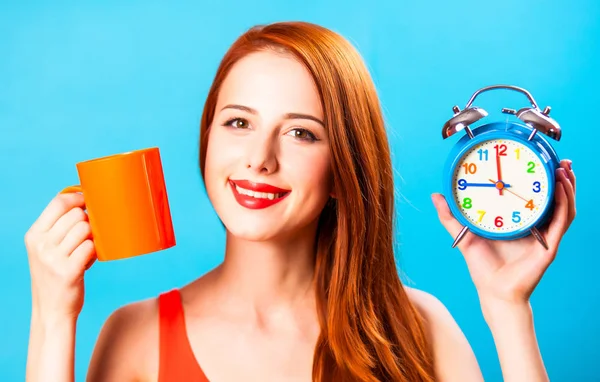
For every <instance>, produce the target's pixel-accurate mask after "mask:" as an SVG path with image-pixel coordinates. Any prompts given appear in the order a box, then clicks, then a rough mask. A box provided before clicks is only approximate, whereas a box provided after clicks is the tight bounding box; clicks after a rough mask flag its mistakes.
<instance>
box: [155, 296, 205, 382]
mask: <svg viewBox="0 0 600 382" xmlns="http://www.w3.org/2000/svg"><path fill="white" fill-rule="evenodd" d="M158 312H159V323H160V327H159V330H160V334H159V335H160V353H159V354H160V359H159V368H158V382H173V381H177V382H179V381H181V382H184V381H195V382H209V381H208V378H206V375H204V372H203V371H202V368H201V367H200V365H198V362H197V361H196V357H195V356H194V353H193V351H192V346H191V345H190V342H189V339H188V336H187V332H186V329H185V320H184V316H183V305H182V304H181V296H180V294H179V290H178V289H172V290H170V291H168V292H165V293H162V294H160V295H159V298H158Z"/></svg>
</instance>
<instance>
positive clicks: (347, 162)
mask: <svg viewBox="0 0 600 382" xmlns="http://www.w3.org/2000/svg"><path fill="white" fill-rule="evenodd" d="M268 49H274V50H276V51H279V52H285V53H288V54H291V55H293V56H294V57H295V58H296V59H298V60H299V61H300V62H301V63H303V64H304V65H305V66H306V68H307V69H308V71H309V72H310V73H311V74H312V77H313V79H314V81H315V84H316V86H317V89H318V91H319V95H320V98H321V103H322V108H323V112H324V117H325V125H326V126H327V130H328V134H329V141H330V143H331V156H332V164H333V166H332V172H333V178H334V179H333V182H334V190H335V193H336V195H337V198H336V199H333V200H332V201H331V202H330V203H328V204H327V206H326V207H325V208H324V210H323V212H322V214H321V216H320V220H319V228H318V233H317V235H318V238H317V241H318V248H317V255H316V263H315V277H316V280H315V281H316V293H317V296H316V298H317V307H318V314H319V320H320V324H321V333H320V336H319V339H318V342H317V345H316V348H315V354H314V362H313V380H315V381H432V380H433V360H432V354H431V351H430V347H429V344H428V342H427V338H426V334H425V328H424V324H423V320H422V318H421V317H420V315H419V312H418V311H417V309H416V308H415V307H414V306H413V305H412V304H411V302H410V300H409V298H408V295H407V293H406V290H405V289H404V287H403V285H402V283H401V281H400V278H399V275H398V272H397V269H396V263H395V258H394V243H393V237H394V228H395V224H394V213H395V211H394V184H393V174H392V164H391V158H390V150H389V146H388V141H387V135H386V131H385V125H384V121H383V116H382V112H381V108H380V105H379V100H378V97H377V93H376V90H375V86H374V84H373V82H372V80H371V77H370V75H369V72H368V70H367V68H366V67H365V65H364V63H363V60H362V58H361V56H360V55H359V53H358V52H357V51H356V50H355V49H354V47H353V46H352V45H351V44H350V43H349V42H348V41H347V40H346V39H344V38H343V37H342V36H340V35H339V34H337V33H335V32H333V31H331V30H329V29H326V28H324V27H321V26H318V25H315V24H311V23H305V22H287V23H275V24H270V25H266V26H256V27H253V28H251V29H249V30H248V31H247V32H246V33H244V34H243V35H242V36H240V37H239V38H238V39H237V40H236V41H235V42H234V43H233V45H232V46H231V47H230V49H229V50H228V51H227V53H226V54H225V56H224V58H223V59H222V61H221V63H220V65H219V67H218V70H217V73H216V76H215V79H214V81H213V84H212V86H211V88H210V90H209V93H208V97H207V99H206V103H205V106H204V111H203V114H202V120H201V132H200V169H201V172H202V175H203V176H204V164H205V158H206V149H207V144H208V134H209V127H210V125H211V122H212V119H213V116H214V112H215V106H216V102H217V96H218V92H219V89H220V87H221V84H222V83H223V80H224V79H225V77H226V76H227V74H228V73H229V71H230V70H231V68H232V66H233V65H235V63H236V62H237V61H238V60H239V59H241V58H242V57H244V56H246V55H247V54H249V53H252V52H256V51H261V50H268Z"/></svg>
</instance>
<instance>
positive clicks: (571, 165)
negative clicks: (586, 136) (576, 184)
mask: <svg viewBox="0 0 600 382" xmlns="http://www.w3.org/2000/svg"><path fill="white" fill-rule="evenodd" d="M567 164H568V165H569V170H571V171H572V170H573V161H572V160H569V161H568V162H567Z"/></svg>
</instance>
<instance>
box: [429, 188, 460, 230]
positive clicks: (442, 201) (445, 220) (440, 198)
mask: <svg viewBox="0 0 600 382" xmlns="http://www.w3.org/2000/svg"><path fill="white" fill-rule="evenodd" d="M431 201H432V202H433V205H434V206H435V209H436V211H437V214H438V219H439V220H440V223H442V225H443V226H444V228H446V231H448V233H449V234H450V235H451V236H452V237H453V238H454V237H456V235H458V234H459V232H460V231H461V229H462V228H463V226H462V224H460V222H459V221H458V220H456V218H455V217H454V216H453V215H452V212H451V211H450V207H448V202H447V201H446V198H445V197H444V195H442V194H439V193H433V194H431ZM463 240H464V239H463Z"/></svg>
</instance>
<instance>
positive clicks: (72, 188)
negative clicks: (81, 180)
mask: <svg viewBox="0 0 600 382" xmlns="http://www.w3.org/2000/svg"><path fill="white" fill-rule="evenodd" d="M69 192H81V193H83V189H82V188H81V186H80V185H79V184H78V185H76V186H69V187H66V188H65V189H63V190H62V191H61V192H60V193H61V194H66V193H69Z"/></svg>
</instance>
